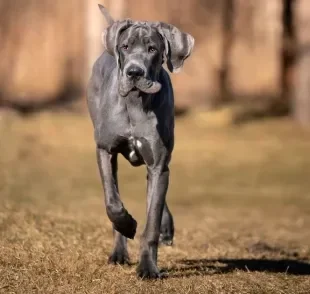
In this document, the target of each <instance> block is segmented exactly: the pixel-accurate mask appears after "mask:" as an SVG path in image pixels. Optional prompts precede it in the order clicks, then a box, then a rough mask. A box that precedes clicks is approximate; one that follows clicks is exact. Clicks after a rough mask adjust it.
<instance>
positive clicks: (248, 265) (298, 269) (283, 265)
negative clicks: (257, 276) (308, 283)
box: [163, 259, 310, 278]
mask: <svg viewBox="0 0 310 294" xmlns="http://www.w3.org/2000/svg"><path fill="white" fill-rule="evenodd" d="M178 263H180V266H176V267H171V268H167V269H164V270H163V272H164V273H165V274H168V275H169V277H171V278H177V277H191V276H200V275H213V274H226V273H231V272H233V271H235V270H241V271H247V272H267V273H283V274H287V275H299V276H302V275H310V263H307V262H303V261H298V260H293V259H280V260H277V259H182V260H180V261H178Z"/></svg>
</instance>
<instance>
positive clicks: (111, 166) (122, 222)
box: [97, 148, 137, 239]
mask: <svg viewBox="0 0 310 294" xmlns="http://www.w3.org/2000/svg"><path fill="white" fill-rule="evenodd" d="M97 162H98V167H99V171H100V176H101V180H102V184H103V188H104V196H105V205H106V211H107V215H108V217H109V219H110V221H111V222H112V223H113V228H114V229H115V230H116V231H118V232H119V233H121V234H122V235H123V236H125V237H127V238H130V239H133V238H134V236H135V234H136V228H137V222H136V221H135V220H134V219H133V217H132V216H131V215H130V214H129V213H128V211H127V210H126V209H125V207H124V205H123V203H122V201H121V199H120V196H119V193H118V187H117V154H110V153H108V152H107V151H105V150H104V149H101V148H97Z"/></svg>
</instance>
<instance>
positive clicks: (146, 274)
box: [137, 257, 163, 279]
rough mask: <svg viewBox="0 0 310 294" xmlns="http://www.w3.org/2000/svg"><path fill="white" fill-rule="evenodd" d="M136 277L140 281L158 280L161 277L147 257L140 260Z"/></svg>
mask: <svg viewBox="0 0 310 294" xmlns="http://www.w3.org/2000/svg"><path fill="white" fill-rule="evenodd" d="M137 276H138V277H139V278H141V279H160V278H162V277H163V276H162V274H161V273H160V272H159V270H158V267H157V266H156V265H155V263H154V262H153V261H152V260H151V259H150V258H148V257H144V258H143V259H141V261H140V263H139V265H138V267H137Z"/></svg>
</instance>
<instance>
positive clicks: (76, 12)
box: [0, 0, 310, 125]
mask: <svg viewBox="0 0 310 294" xmlns="http://www.w3.org/2000/svg"><path fill="white" fill-rule="evenodd" d="M97 2H98V1H97ZM97 2H96V1H93V0H74V1H73V0H72V1H71V0H66V1H60V0H54V1H52V2H50V1H49V0H42V1H41V0H40V1H39V0H23V1H20V0H10V1H5V0H2V1H1V2H0V5H1V6H0V12H1V15H2V17H1V22H0V29H1V31H0V32H1V34H0V38H1V49H0V50H1V51H0V52H1V57H2V58H1V61H0V80H1V84H0V105H1V106H2V107H6V106H7V107H12V108H14V109H16V110H19V111H21V112H28V111H32V110H35V109H37V108H48V107H50V106H51V105H54V104H55V103H62V102H68V101H72V100H79V99H83V94H84V92H85V86H86V83H87V79H88V78H89V75H90V70H91V67H92V65H93V63H94V61H95V60H96V58H97V57H98V56H99V55H100V53H101V52H102V45H101V38H100V35H101V32H102V31H103V29H104V27H105V26H106V22H105V20H104V19H103V17H102V15H101V14H100V13H98V7H97ZM102 3H103V4H104V5H105V6H106V7H107V8H108V9H109V11H110V13H111V15H113V17H114V18H116V19H122V18H125V17H131V18H134V19H142V20H143V19H145V20H161V21H165V22H169V23H172V24H174V25H176V26H178V27H179V28H181V29H182V30H184V31H187V32H190V33H191V34H192V35H193V36H194V37H195V39H196V46H195V51H194V54H193V56H192V57H191V59H189V60H188V61H187V63H186V67H185V69H184V72H183V74H182V75H175V76H172V78H173V82H174V88H175V92H176V103H177V106H178V108H182V109H184V108H186V109H191V108H197V107H205V108H206V109H212V108H214V107H219V106H222V105H227V104H229V105H231V104H234V103H235V104H236V103H238V104H239V105H240V104H243V105H247V106H248V108H250V109H247V110H249V111H250V113H252V114H253V115H254V116H257V115H261V116H263V115H292V116H293V117H294V119H296V120H297V121H299V122H300V123H302V124H304V125H307V124H309V123H310V106H309V105H310V102H309V99H310V98H309V97H310V95H309V92H310V86H309V84H310V83H309V73H308V71H309V39H310V37H309V36H308V35H309V34H307V32H308V30H309V25H310V24H309V15H308V14H307V13H308V12H309V9H310V8H309V5H310V4H309V3H308V1H307V0H296V1H295V0H262V1H259V2H258V1H254V0H193V1H188V0H181V1H179V0H171V1H166V0H156V1H155V0H154V1H153V0H147V1H144V0H141V1H140V0H111V1H108V0H107V1H102Z"/></svg>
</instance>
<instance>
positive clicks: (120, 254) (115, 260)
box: [108, 250, 130, 265]
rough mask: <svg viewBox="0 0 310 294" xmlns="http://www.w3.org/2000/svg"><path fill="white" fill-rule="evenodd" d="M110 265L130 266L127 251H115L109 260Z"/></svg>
mask: <svg viewBox="0 0 310 294" xmlns="http://www.w3.org/2000/svg"><path fill="white" fill-rule="evenodd" d="M108 263H109V264H122V265H124V264H127V265H130V259H129V256H128V253H127V251H125V250H114V251H113V252H112V254H111V255H110V256H109V259H108Z"/></svg>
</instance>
